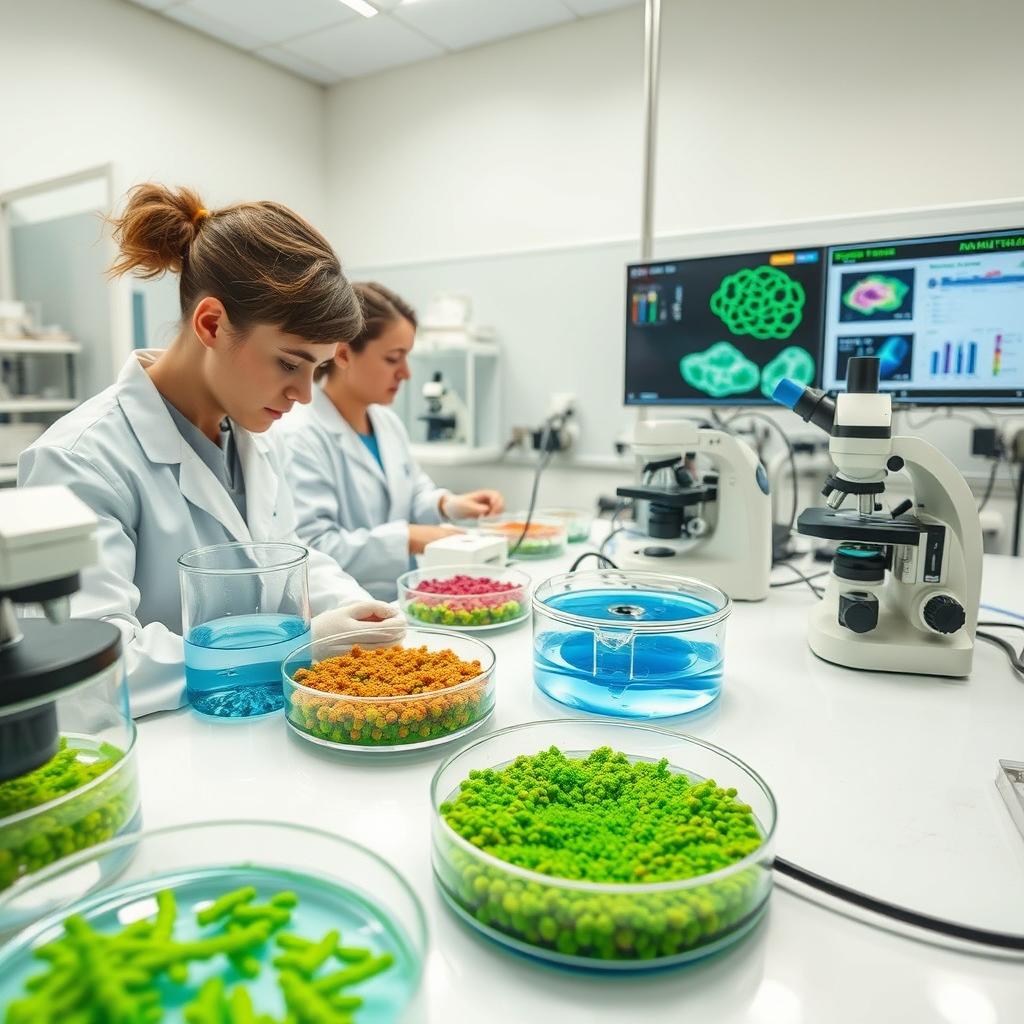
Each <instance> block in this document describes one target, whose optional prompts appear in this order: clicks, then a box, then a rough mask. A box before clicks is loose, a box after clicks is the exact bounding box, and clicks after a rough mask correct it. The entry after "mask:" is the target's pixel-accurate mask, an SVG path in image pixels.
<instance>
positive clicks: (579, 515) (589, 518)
mask: <svg viewBox="0 0 1024 1024" xmlns="http://www.w3.org/2000/svg"><path fill="white" fill-rule="evenodd" d="M537 515H539V516H541V517H543V518H544V519H561V520H562V521H563V522H564V523H565V529H566V534H567V537H566V539H567V540H568V542H569V543H570V544H581V543H583V542H584V541H586V540H589V539H590V528H591V526H593V524H594V514H593V512H588V511H587V510H586V509H582V508H542V509H538V510H537Z"/></svg>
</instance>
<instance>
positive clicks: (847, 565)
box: [773, 357, 982, 676]
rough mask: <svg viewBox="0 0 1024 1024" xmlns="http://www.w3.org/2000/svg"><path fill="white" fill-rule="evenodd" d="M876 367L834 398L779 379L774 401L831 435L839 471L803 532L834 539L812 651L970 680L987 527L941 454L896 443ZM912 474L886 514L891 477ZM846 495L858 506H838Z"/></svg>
mask: <svg viewBox="0 0 1024 1024" xmlns="http://www.w3.org/2000/svg"><path fill="white" fill-rule="evenodd" d="M878 372H879V360H878V359H877V358H875V357H854V358H852V359H851V360H850V361H849V364H848V367H847V390H846V392H845V393H844V394H840V395H838V396H837V397H836V399H835V400H834V401H833V400H832V399H831V398H829V397H828V396H827V395H825V393H824V392H822V391H819V390H818V389H817V388H811V387H804V386H803V385H802V384H798V383H796V382H795V381H792V380H788V379H786V380H783V381H781V382H780V383H779V385H778V387H777V388H776V389H775V394H774V396H773V397H774V399H775V401H777V402H778V403H779V404H781V405H784V406H787V407H788V408H790V409H792V410H793V411H794V412H795V413H796V414H797V415H798V416H800V417H801V418H802V419H803V420H805V421H807V422H809V423H813V424H815V425H816V426H818V427H821V429H822V430H824V431H825V432H826V433H827V434H828V435H829V454H830V455H831V457H832V462H833V464H834V466H835V471H834V472H833V473H831V474H830V475H829V477H828V479H827V481H826V483H825V487H824V489H823V490H822V494H823V495H824V496H825V499H826V504H827V506H828V507H827V508H809V509H805V510H804V512H802V513H801V515H800V517H799V519H798V520H797V530H798V532H799V533H802V534H806V535H807V536H810V537H824V538H827V539H829V540H834V541H837V542H838V546H837V548H836V554H835V557H834V559H833V561H832V573H831V575H830V577H829V580H828V583H827V584H826V587H825V594H824V598H823V600H822V601H821V602H820V604H819V605H818V606H817V607H816V608H815V609H814V611H812V612H811V617H810V625H809V630H808V644H809V646H810V648H811V650H812V651H813V652H814V653H815V654H816V655H818V657H819V658H823V659H824V660H825V661H831V662H834V663H835V664H837V665H846V666H847V667H849V668H860V669H872V670H878V671H888V672H911V673H920V674H924V675H937V676H966V675H968V674H969V673H970V671H971V660H972V658H973V655H974V632H975V627H976V626H977V622H978V602H979V600H980V596H979V595H980V593H981V554H982V541H981V524H980V522H979V519H978V510H977V506H976V504H975V501H974V496H973V495H972V494H971V490H970V488H969V487H968V486H967V483H966V481H965V480H964V478H963V477H962V476H961V475H960V473H959V472H958V471H957V469H956V467H955V466H954V465H953V464H952V463H951V462H950V461H949V459H947V458H946V457H945V455H943V454H942V453H941V452H940V451H939V450H938V449H937V448H935V447H933V446H932V445H930V444H928V442H926V441H923V440H922V439H921V438H918V437H903V436H895V437H894V436H893V434H892V400H891V398H890V396H889V395H887V394H880V393H879V391H878ZM901 471H902V472H906V474H907V476H908V477H909V478H910V483H911V486H912V492H913V497H912V498H909V499H907V500H905V501H902V502H900V503H899V504H898V505H897V506H896V507H895V508H893V509H892V510H891V511H890V512H888V513H886V512H883V506H882V503H881V497H882V495H883V494H884V492H885V480H886V477H887V476H888V474H890V473H898V472H901ZM847 497H852V498H853V499H854V500H855V502H856V508H852V507H851V508H849V509H843V508H842V507H841V506H842V505H843V502H844V501H845V500H846V498H847Z"/></svg>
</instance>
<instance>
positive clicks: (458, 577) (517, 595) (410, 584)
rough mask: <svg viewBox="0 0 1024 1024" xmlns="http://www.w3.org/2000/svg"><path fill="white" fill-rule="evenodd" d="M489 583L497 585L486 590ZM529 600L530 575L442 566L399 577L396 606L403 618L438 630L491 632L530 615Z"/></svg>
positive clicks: (513, 571) (474, 566)
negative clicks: (437, 627) (482, 630)
mask: <svg viewBox="0 0 1024 1024" xmlns="http://www.w3.org/2000/svg"><path fill="white" fill-rule="evenodd" d="M475 581H485V582H484V583H482V584H481V583H476V582H475ZM492 583H494V584H497V587H491V588H490V589H488V588H489V586H490V584H492ZM529 598H530V577H529V576H527V575H526V573H524V572H520V571H519V570H518V569H512V568H505V569H499V568H495V567H491V566H482V565H450V566H449V565H446V566H438V567H436V568H433V569H413V570H412V571H411V572H407V573H403V574H402V575H401V576H399V577H398V603H399V605H400V606H401V609H402V611H403V612H405V615H406V617H407V618H408V619H410V620H414V621H418V622H425V623H427V624H428V625H435V626H439V627H441V628H442V629H458V630H480V629H496V628H498V627H500V626H508V625H510V624H511V623H514V622H522V621H523V619H525V618H526V617H527V616H528V615H529V614H530V603H529Z"/></svg>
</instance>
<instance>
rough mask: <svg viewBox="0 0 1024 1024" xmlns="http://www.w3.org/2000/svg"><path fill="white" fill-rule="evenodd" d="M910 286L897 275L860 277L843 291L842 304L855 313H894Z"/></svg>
mask: <svg viewBox="0 0 1024 1024" xmlns="http://www.w3.org/2000/svg"><path fill="white" fill-rule="evenodd" d="M909 290H910V286H909V285H908V284H907V283H906V282H905V281H901V280H900V279H899V278H898V277H887V276H886V275H885V274H872V275H871V276H870V277H864V278H861V280H859V281H857V283H856V284H854V285H853V286H852V287H851V288H847V289H846V291H845V292H843V305H844V306H846V308H847V309H852V310H853V311H854V312H855V313H863V314H864V315H865V316H870V315H871V314H872V313H895V312H896V311H897V310H898V309H899V308H900V306H902V305H903V300H904V298H905V297H906V294H907V292H908V291H909Z"/></svg>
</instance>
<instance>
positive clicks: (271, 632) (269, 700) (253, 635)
mask: <svg viewBox="0 0 1024 1024" xmlns="http://www.w3.org/2000/svg"><path fill="white" fill-rule="evenodd" d="M309 642H310V628H309V624H308V623H306V622H303V620H302V619H300V618H298V617H297V616H295V615H227V616H225V617H224V618H222V619H212V620H211V621H210V622H205V623H203V625H201V626H196V627H195V628H194V629H193V630H192V631H191V633H189V635H188V637H187V638H186V640H185V685H186V688H187V692H188V699H189V702H190V703H191V705H192V707H193V708H195V709H196V711H198V712H199V713H200V714H201V715H210V716H212V717H215V718H253V717H255V716H257V715H267V714H270V713H271V712H273V711H280V710H281V708H282V707H284V695H283V693H282V691H281V662H282V661H284V659H285V658H287V657H288V655H289V654H291V652H292V651H294V650H295V648H296V647H301V646H302V645H303V644H307V643H309Z"/></svg>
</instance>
